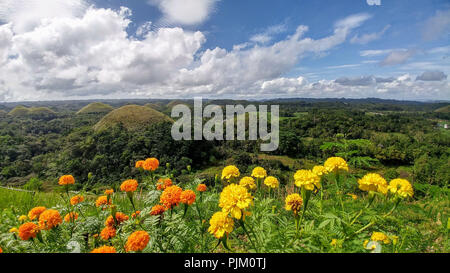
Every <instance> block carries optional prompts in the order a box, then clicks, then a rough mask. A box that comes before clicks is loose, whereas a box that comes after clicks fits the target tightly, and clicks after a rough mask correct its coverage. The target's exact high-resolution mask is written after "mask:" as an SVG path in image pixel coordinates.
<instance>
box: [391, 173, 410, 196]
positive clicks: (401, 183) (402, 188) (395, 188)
mask: <svg viewBox="0 0 450 273" xmlns="http://www.w3.org/2000/svg"><path fill="white" fill-rule="evenodd" d="M388 190H389V191H390V192H391V193H392V194H395V195H398V196H400V197H402V198H406V197H413V195H414V190H413V187H412V186H411V183H409V181H408V180H406V179H402V178H396V179H392V180H391V182H389V186H388Z"/></svg>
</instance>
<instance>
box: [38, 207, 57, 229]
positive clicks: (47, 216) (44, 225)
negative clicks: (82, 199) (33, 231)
mask: <svg viewBox="0 0 450 273" xmlns="http://www.w3.org/2000/svg"><path fill="white" fill-rule="evenodd" d="M61 223H62V219H61V215H60V214H59V212H58V211H57V210H54V209H48V210H46V211H44V212H43V213H41V215H40V216H39V228H40V229H46V230H50V229H52V228H54V227H56V226H58V225H59V224H61Z"/></svg>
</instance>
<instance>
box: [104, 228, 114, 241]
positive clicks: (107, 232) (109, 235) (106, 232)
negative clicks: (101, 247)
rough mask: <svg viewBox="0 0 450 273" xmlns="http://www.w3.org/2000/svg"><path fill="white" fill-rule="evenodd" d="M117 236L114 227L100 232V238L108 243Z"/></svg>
mask: <svg viewBox="0 0 450 273" xmlns="http://www.w3.org/2000/svg"><path fill="white" fill-rule="evenodd" d="M115 236H116V229H115V228H113V227H108V226H106V227H105V228H104V229H102V231H101V232H100V237H102V239H103V240H105V241H107V240H109V239H111V238H113V237H115Z"/></svg>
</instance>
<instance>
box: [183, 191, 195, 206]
mask: <svg viewBox="0 0 450 273" xmlns="http://www.w3.org/2000/svg"><path fill="white" fill-rule="evenodd" d="M195 197H196V196H195V192H194V191H192V190H185V191H183V192H182V193H181V195H180V202H181V203H183V204H187V205H192V203H194V202H195Z"/></svg>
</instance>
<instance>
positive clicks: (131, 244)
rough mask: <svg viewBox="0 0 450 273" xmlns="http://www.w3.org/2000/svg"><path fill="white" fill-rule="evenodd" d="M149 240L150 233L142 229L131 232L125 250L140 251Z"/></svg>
mask: <svg viewBox="0 0 450 273" xmlns="http://www.w3.org/2000/svg"><path fill="white" fill-rule="evenodd" d="M149 241H150V235H148V233H147V232H145V231H143V230H138V231H135V232H133V233H132V234H131V235H130V236H129V237H128V240H127V243H126V245H125V250H126V251H127V252H129V251H142V250H144V248H145V247H146V246H147V244H148V242H149Z"/></svg>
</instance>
